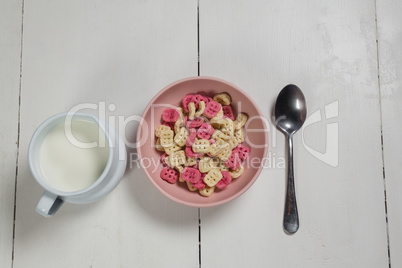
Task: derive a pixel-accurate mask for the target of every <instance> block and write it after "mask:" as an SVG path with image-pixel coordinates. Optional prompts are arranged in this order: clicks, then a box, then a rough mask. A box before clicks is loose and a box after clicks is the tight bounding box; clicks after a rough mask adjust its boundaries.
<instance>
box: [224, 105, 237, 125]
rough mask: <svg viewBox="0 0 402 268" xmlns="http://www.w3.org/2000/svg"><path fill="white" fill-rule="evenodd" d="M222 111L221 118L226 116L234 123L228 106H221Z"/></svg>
mask: <svg viewBox="0 0 402 268" xmlns="http://www.w3.org/2000/svg"><path fill="white" fill-rule="evenodd" d="M222 111H223V116H226V117H227V118H230V119H231V120H232V121H234V115H233V110H232V107H230V106H222Z"/></svg>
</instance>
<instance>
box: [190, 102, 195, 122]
mask: <svg viewBox="0 0 402 268" xmlns="http://www.w3.org/2000/svg"><path fill="white" fill-rule="evenodd" d="M194 115H195V104H194V102H190V103H189V104H188V119H190V120H194Z"/></svg>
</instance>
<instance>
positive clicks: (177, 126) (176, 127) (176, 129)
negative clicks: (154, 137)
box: [173, 117, 184, 134]
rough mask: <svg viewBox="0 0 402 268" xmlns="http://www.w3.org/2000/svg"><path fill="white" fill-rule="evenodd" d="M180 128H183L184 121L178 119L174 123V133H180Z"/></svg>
mask: <svg viewBox="0 0 402 268" xmlns="http://www.w3.org/2000/svg"><path fill="white" fill-rule="evenodd" d="M182 127H184V120H183V118H181V117H180V118H179V119H177V121H176V122H175V123H174V127H173V130H174V133H176V134H177V133H179V132H180V129H181V128H182Z"/></svg>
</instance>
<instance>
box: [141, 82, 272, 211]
mask: <svg viewBox="0 0 402 268" xmlns="http://www.w3.org/2000/svg"><path fill="white" fill-rule="evenodd" d="M191 80H212V81H216V82H220V83H223V84H226V85H228V86H230V87H232V88H234V89H236V90H237V91H239V92H240V93H242V94H243V95H245V96H246V97H247V98H248V99H249V100H250V102H251V103H252V104H253V105H254V107H255V109H256V110H257V113H258V115H259V116H261V117H263V114H262V113H261V110H260V108H259V107H258V105H257V103H256V102H255V101H254V100H253V99H252V98H251V97H250V96H249V95H248V94H247V93H246V92H245V91H243V90H242V89H240V88H239V87H237V86H236V85H234V84H232V83H230V82H228V81H226V80H223V79H220V78H216V77H212V76H191V77H187V78H182V79H179V80H177V81H175V82H173V83H170V84H169V85H167V86H165V87H164V88H163V89H161V90H160V91H159V92H158V93H157V94H156V95H155V96H154V97H153V98H152V99H151V100H150V101H149V102H148V104H147V106H146V107H145V109H144V111H143V113H142V115H141V122H142V120H144V117H145V115H146V114H147V113H148V110H149V109H150V107H151V105H152V104H153V103H154V102H155V100H156V99H157V98H159V96H160V95H162V94H163V93H164V92H165V91H167V90H168V89H169V88H172V87H174V86H176V85H178V84H181V83H184V82H187V81H191ZM262 124H263V127H264V130H265V131H264V136H265V141H266V143H268V131H267V126H266V124H265V121H264V120H262ZM142 125H143V124H142V123H140V124H139V126H138V129H137V137H136V143H137V144H139V142H140V133H141V130H142ZM267 151H268V146H265V147H264V152H263V158H265V157H266V155H267ZM137 154H138V159H141V158H142V152H141V146H140V147H138V148H137ZM141 169H142V170H143V171H144V173H145V175H146V176H147V178H148V180H150V181H151V183H152V185H154V186H155V188H156V189H158V191H159V192H161V193H162V194H163V195H164V196H166V197H168V198H169V199H171V200H173V201H175V202H177V203H179V204H183V205H187V206H190V207H197V208H201V207H214V206H218V205H222V204H224V203H227V202H229V201H232V200H234V199H236V198H237V197H239V196H241V195H242V194H243V193H245V192H246V191H247V190H248V189H249V188H250V187H251V185H253V184H254V182H255V181H256V180H257V178H258V177H259V176H260V174H261V172H262V169H263V166H262V165H261V166H260V167H259V168H258V170H257V172H256V173H255V174H254V176H253V178H251V180H250V181H249V183H247V185H246V186H245V187H243V188H242V189H241V190H240V191H238V192H236V193H235V194H233V195H231V196H229V197H227V198H225V199H222V200H219V201H215V202H210V203H203V204H199V203H196V202H188V201H183V200H181V199H178V198H176V197H175V196H172V195H171V194H170V193H168V192H166V191H165V190H163V189H162V188H161V187H160V186H159V185H158V184H157V183H156V182H155V181H154V180H153V179H152V176H151V174H149V172H148V169H146V168H141Z"/></svg>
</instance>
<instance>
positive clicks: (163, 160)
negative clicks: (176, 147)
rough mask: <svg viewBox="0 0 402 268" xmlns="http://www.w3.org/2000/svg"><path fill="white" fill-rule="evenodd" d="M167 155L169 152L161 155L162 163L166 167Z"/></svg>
mask: <svg viewBox="0 0 402 268" xmlns="http://www.w3.org/2000/svg"><path fill="white" fill-rule="evenodd" d="M166 156H167V153H164V154H163V155H162V156H161V162H162V164H163V166H164V167H166V166H167V164H166V161H165V158H166Z"/></svg>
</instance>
